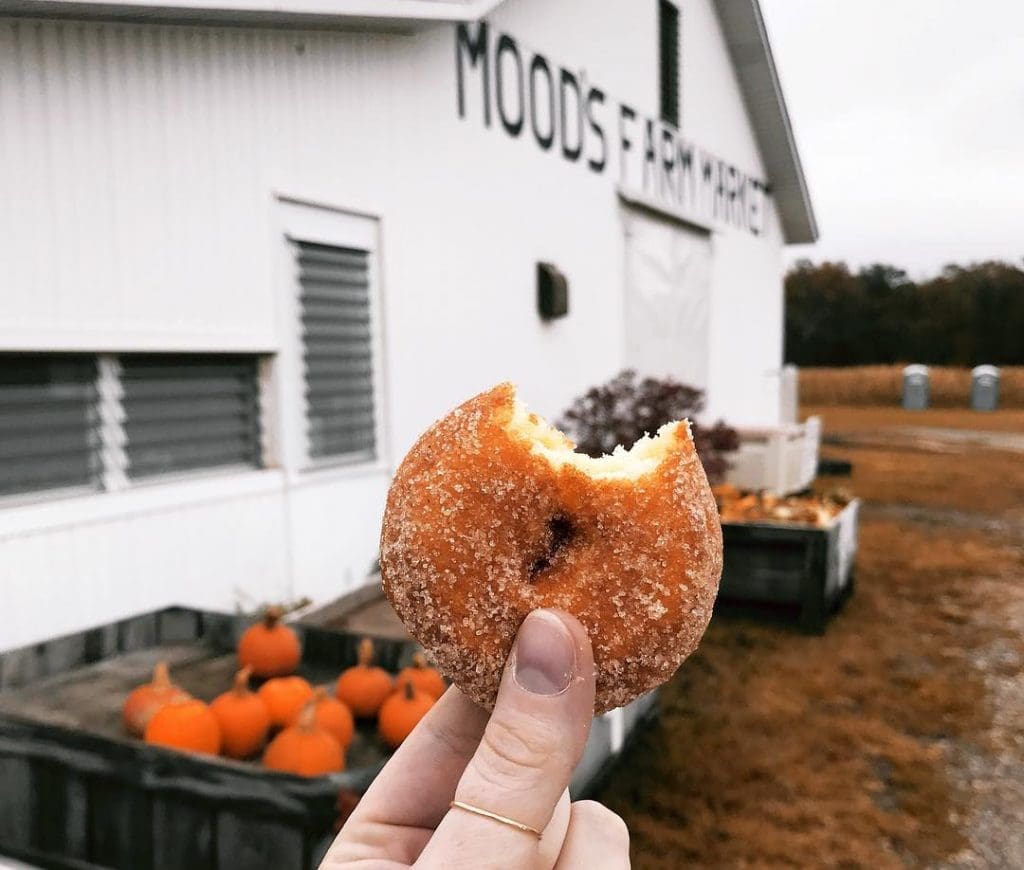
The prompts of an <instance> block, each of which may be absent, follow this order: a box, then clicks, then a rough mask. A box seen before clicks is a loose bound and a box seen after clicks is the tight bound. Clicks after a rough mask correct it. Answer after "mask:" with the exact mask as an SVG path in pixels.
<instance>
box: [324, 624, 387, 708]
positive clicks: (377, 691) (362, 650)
mask: <svg viewBox="0 0 1024 870" xmlns="http://www.w3.org/2000/svg"><path fill="white" fill-rule="evenodd" d="M372 662H373V641H371V640H370V639H369V638H368V637H364V638H363V639H362V640H361V641H360V642H359V664H357V665H353V666H352V667H350V668H348V669H347V670H345V671H344V672H343V673H342V675H341V676H340V677H338V684H337V687H336V688H335V694H336V695H337V696H338V700H339V701H341V702H342V703H343V704H345V705H346V706H347V707H348V708H349V709H350V710H351V711H352V712H353V713H355V715H356V716H361V717H365V716H373V715H375V714H376V713H377V711H378V710H379V709H380V705H381V704H383V703H384V701H385V700H386V699H387V697H388V695H390V694H391V691H392V689H393V688H394V683H393V682H392V680H391V674H389V673H388V672H387V671H385V670H384V669H383V668H378V667H374V665H373V664H372Z"/></svg>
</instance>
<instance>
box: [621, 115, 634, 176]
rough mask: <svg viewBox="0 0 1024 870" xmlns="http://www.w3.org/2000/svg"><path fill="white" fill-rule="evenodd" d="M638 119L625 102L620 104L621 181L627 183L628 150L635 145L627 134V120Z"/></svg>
mask: <svg viewBox="0 0 1024 870" xmlns="http://www.w3.org/2000/svg"><path fill="white" fill-rule="evenodd" d="M627 119H629V120H630V121H635V120H636V112H634V111H633V110H632V109H631V108H630V107H629V106H627V105H626V104H625V103H622V104H621V105H620V106H619V183H620V184H626V181H627V176H628V174H629V173H628V172H627V159H626V152H627V151H629V150H630V149H631V148H632V147H633V140H632V139H630V138H629V137H628V136H627V135H626V123H625V122H626V120H627Z"/></svg>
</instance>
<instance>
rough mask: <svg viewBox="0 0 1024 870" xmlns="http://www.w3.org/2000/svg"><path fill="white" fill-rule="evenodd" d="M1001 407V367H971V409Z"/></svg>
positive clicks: (992, 409)
mask: <svg viewBox="0 0 1024 870" xmlns="http://www.w3.org/2000/svg"><path fill="white" fill-rule="evenodd" d="M998 407H999V369H997V368H996V367H995V366H975V367H974V368H973V369H971V410H973V411H994V410H995V409H996V408H998Z"/></svg>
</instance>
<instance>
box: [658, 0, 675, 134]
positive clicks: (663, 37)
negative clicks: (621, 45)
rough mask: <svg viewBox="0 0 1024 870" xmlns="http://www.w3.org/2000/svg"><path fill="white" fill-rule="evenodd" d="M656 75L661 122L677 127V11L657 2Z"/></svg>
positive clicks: (669, 3)
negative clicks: (659, 97) (657, 78)
mask: <svg viewBox="0 0 1024 870" xmlns="http://www.w3.org/2000/svg"><path fill="white" fill-rule="evenodd" d="M658 75H659V84H660V94H661V120H662V121H664V122H665V123H666V124H671V125H672V126H673V127H678V126H679V9H678V8H677V7H676V5H675V4H674V3H671V2H669V0H658Z"/></svg>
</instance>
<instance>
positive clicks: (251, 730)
mask: <svg viewBox="0 0 1024 870" xmlns="http://www.w3.org/2000/svg"><path fill="white" fill-rule="evenodd" d="M251 674H252V669H251V668H248V667H246V668H242V670H240V671H239V672H238V673H237V674H235V685H234V688H232V689H229V690H228V691H226V692H224V694H222V695H218V696H217V697H216V698H215V699H214V701H213V703H212V704H210V711H211V712H212V713H213V715H214V716H216V717H217V722H218V724H219V725H220V732H221V736H222V738H223V740H222V746H221V749H222V751H223V753H224V754H225V755H226V756H228V757H229V758H248V757H249V756H250V755H255V754H256V753H257V752H258V751H259V750H260V749H261V748H262V747H263V744H264V743H266V741H267V734H268V733H270V711H269V710H267V705H266V704H265V703H264V702H263V699H262V698H261V697H260V696H259V695H257V694H256V693H255V692H253V691H251V690H250V689H249V676H250V675H251Z"/></svg>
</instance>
